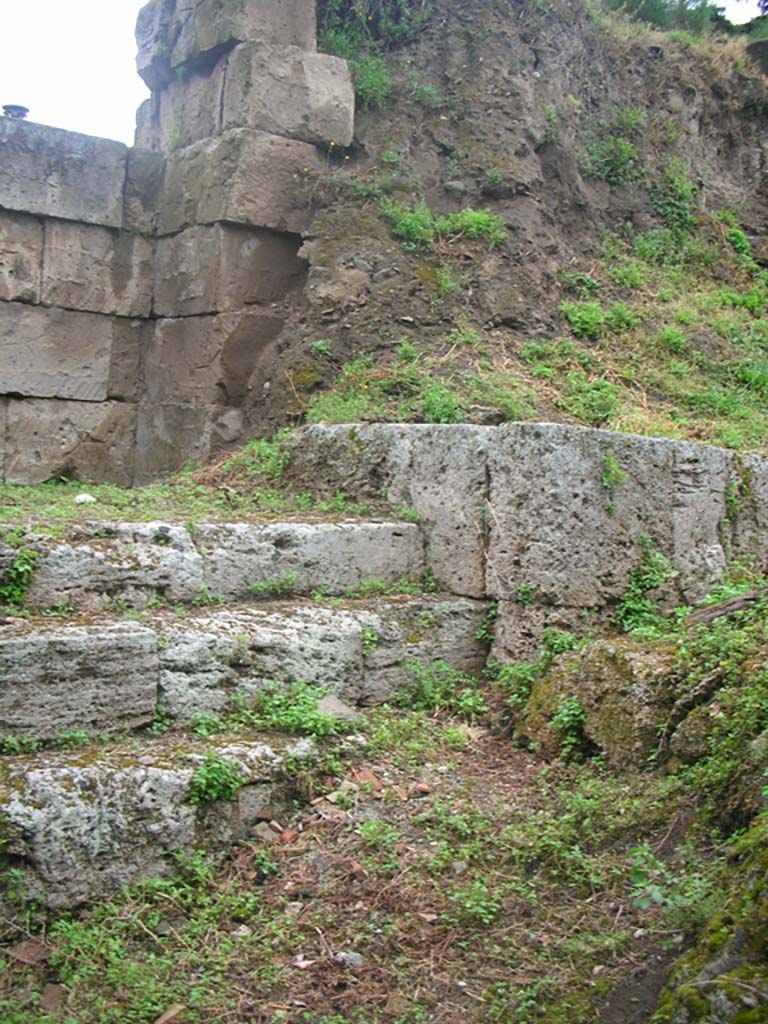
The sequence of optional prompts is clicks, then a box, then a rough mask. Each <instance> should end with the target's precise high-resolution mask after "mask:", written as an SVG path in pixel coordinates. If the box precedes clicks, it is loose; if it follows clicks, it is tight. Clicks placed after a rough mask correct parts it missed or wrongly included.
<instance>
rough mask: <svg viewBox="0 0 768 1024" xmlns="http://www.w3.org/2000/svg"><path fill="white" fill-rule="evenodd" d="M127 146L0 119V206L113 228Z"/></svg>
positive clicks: (118, 221)
mask: <svg viewBox="0 0 768 1024" xmlns="http://www.w3.org/2000/svg"><path fill="white" fill-rule="evenodd" d="M127 153H128V150H127V147H126V146H124V145H122V143H120V142H111V141H109V140H108V139H98V138H94V137H92V136H90V135H80V134H78V133H77V132H66V131H62V130H61V129H59V128H49V127H47V126H46V125H40V124H32V123H30V122H28V121H14V120H11V119H10V118H7V117H3V118H0V207H4V208H5V209H6V210H17V211H19V212H23V213H36V214H43V215H45V216H48V217H60V218H61V219H62V220H76V221H83V222H85V223H86V224H101V225H104V226H105V227H112V228H119V227H121V226H122V220H123V185H124V184H125V170H126V159H127Z"/></svg>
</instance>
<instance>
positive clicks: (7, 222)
mask: <svg viewBox="0 0 768 1024" xmlns="http://www.w3.org/2000/svg"><path fill="white" fill-rule="evenodd" d="M42 250H43V229H42V226H41V224H40V221H39V220H37V219H36V218H34V217H28V216H26V215H25V214H23V213H7V212H5V211H4V210H0V299H1V300H3V301H4V302H13V301H18V302H39V301H40V264H41V260H42Z"/></svg>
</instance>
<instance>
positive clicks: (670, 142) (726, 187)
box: [253, 0, 768, 449]
mask: <svg viewBox="0 0 768 1024" xmlns="http://www.w3.org/2000/svg"><path fill="white" fill-rule="evenodd" d="M658 6H659V7H660V8H661V7H664V6H665V4H664V2H662V0H659V4H658ZM665 9H666V10H668V11H670V12H672V15H674V17H675V18H678V19H679V18H680V17H682V13H681V12H685V11H688V12H689V13H690V12H693V13H692V14H691V17H693V14H694V13H695V14H696V17H699V14H700V13H701V11H704V10H708V7H707V5H706V4H704V5H684V6H680V5H672V4H667V5H666V7H665ZM686 16H687V15H686ZM688 27H689V29H692V28H695V26H692V25H689V26H688ZM319 28H320V39H321V45H322V46H324V47H325V48H326V49H329V50H331V51H333V52H339V53H343V54H344V55H347V56H352V58H353V65H354V61H355V60H358V61H362V60H369V59H371V60H374V59H375V61H377V62H379V64H377V66H379V67H381V68H384V69H385V70H386V86H385V87H382V89H381V91H380V92H379V93H378V94H376V97H375V98H373V97H372V95H371V94H370V93H367V92H366V91H365V90H366V88H367V86H366V85H365V84H362V85H361V78H360V76H361V75H362V72H361V71H359V69H358V71H356V76H357V80H358V94H359V103H360V107H361V109H360V111H359V114H358V138H359V142H357V143H356V144H355V145H354V146H353V147H352V149H351V150H350V151H349V152H348V153H346V154H340V153H337V152H336V150H335V148H334V147H331V148H330V151H329V157H328V167H327V171H326V172H325V173H323V174H320V175H310V174H306V179H307V180H306V185H307V189H308V194H309V196H310V200H311V201H312V203H313V204H314V205H315V207H316V211H317V212H316V219H315V224H314V227H313V229H312V232H313V237H312V239H311V240H310V243H309V246H308V251H309V252H310V287H309V290H308V293H307V295H308V297H309V303H310V305H309V308H308V309H307V308H303V309H301V310H298V311H297V314H296V320H295V323H294V324H293V325H292V328H291V334H292V337H293V338H294V339H295V340H292V341H290V342H289V343H287V346H286V351H285V354H284V359H283V366H284V372H285V378H284V383H285V388H284V389H282V390H280V389H279V390H278V391H277V392H276V393H274V394H272V395H271V396H270V395H268V396H267V401H266V406H265V403H264V402H263V401H262V398H261V396H260V398H259V407H258V409H257V408H256V407H255V406H254V410H253V416H254V422H256V418H257V417H258V416H260V417H261V418H262V420H263V417H264V413H265V411H266V413H267V414H268V416H271V417H272V422H273V423H277V422H278V421H282V422H284V421H285V418H286V416H287V418H288V420H289V421H290V422H293V423H295V422H300V421H302V420H304V419H309V420H310V421H317V420H330V421H350V420H355V419H364V420H365V419H367V420H381V419H385V420H387V419H388V420H422V421H424V420H426V421H428V422H458V421H462V420H470V421H479V422H498V421H500V420H505V419H550V420H570V421H574V422H579V423H584V424H588V425H597V426H606V427H609V428H613V429H618V430H625V431H633V432H639V433H647V434H658V435H662V436H670V437H679V438H690V439H693V440H700V441H706V442H711V443H716V444H722V445H726V446H728V447H734V448H740V449H760V448H763V447H764V446H765V443H766V437H768V434H767V433H766V428H767V427H768V421H767V420H766V413H765V406H766V398H767V397H768V375H767V372H768V371H767V368H768V363H766V359H767V357H768V319H767V310H768V271H766V269H765V266H766V264H765V260H766V252H767V251H768V250H767V248H766V246H767V243H766V237H768V236H767V235H766V232H768V224H767V223H766V216H765V209H766V206H767V205H768V204H767V203H766V198H768V197H766V194H765V180H764V175H763V176H761V174H760V172H759V170H758V167H759V163H760V159H761V157H760V156H759V153H760V149H761V146H762V145H764V132H765V125H766V118H767V117H768V98H767V94H766V89H765V86H764V84H762V83H761V79H760V74H759V71H758V69H757V67H755V66H753V65H751V64H750V62H749V61H748V60H747V58H746V56H745V51H744V43H743V41H742V39H741V38H737V39H734V38H733V37H731V36H729V35H727V34H724V33H712V32H710V33H703V34H700V35H698V36H696V35H693V34H690V33H689V34H688V35H681V34H680V33H679V32H678V33H675V32H671V33H670V32H660V31H658V30H655V29H652V28H650V27H648V26H647V25H644V24H640V23H637V22H632V21H630V20H628V19H627V17H626V16H624V15H621V14H618V13H615V12H612V11H610V10H609V9H608V8H607V7H604V6H600V5H599V4H596V3H593V4H591V5H583V4H575V5H574V4H568V5H565V4H559V3H555V4H549V5H546V6H543V5H536V4H531V5H523V6H520V5H514V4H511V3H510V4H501V5H491V4H489V3H485V2H481V3H480V4H478V5H475V6H473V7H472V9H471V10H470V9H469V8H468V7H467V5H465V4H462V3H461V2H459V0H441V2H440V3H429V4H428V3H418V2H410V3H406V2H401V0H398V2H394V0H366V2H365V3H354V4H353V3H351V2H347V0H333V2H328V3H326V4H324V5H323V4H321V5H320V13H319ZM354 55H356V56H354ZM354 66H355V67H357V65H354ZM598 80H599V81H600V82H602V83H608V84H607V85H606V87H605V88H603V87H602V86H600V87H598ZM639 83H642V84H639ZM361 89H362V92H361V91H360V90H361ZM689 107H690V109H689ZM737 126H738V127H737ZM761 139H762V140H763V141H762V142H761ZM727 151H728V159H727V160H726V158H725V154H726V152H727ZM750 168H751V169H750Z"/></svg>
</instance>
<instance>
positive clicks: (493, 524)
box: [487, 423, 675, 608]
mask: <svg viewBox="0 0 768 1024" xmlns="http://www.w3.org/2000/svg"><path fill="white" fill-rule="evenodd" d="M611 468H613V469H614V476H615V475H616V474H617V472H618V471H620V472H621V473H622V474H624V478H623V479H622V480H621V482H613V484H612V486H610V487H609V486H606V485H605V484H604V483H603V479H604V478H605V479H608V478H609V470H610V469H611ZM674 470H675V444H674V443H672V442H667V441H657V440H653V439H649V438H641V437H633V436H630V435H622V434H613V433H610V432H608V431H598V430H589V429H584V428H578V427H568V426H560V425H557V424H548V423H544V424H539V423H520V424H509V425H507V426H504V427H500V428H498V429H497V430H496V432H495V433H494V437H493V440H492V442H491V444H490V448H489V472H490V480H491V490H490V542H489V549H488V568H487V589H488V593H489V594H491V595H493V596H494V597H498V598H503V599H509V600H512V601H514V600H515V599H516V598H520V597H521V595H523V594H525V596H526V598H527V599H533V601H534V602H535V603H537V604H543V605H566V606H569V607H571V608H591V607H594V606H600V605H603V604H605V603H606V602H608V601H610V600H613V599H617V598H618V597H619V596H620V595H621V594H622V593H623V592H624V590H625V588H626V585H627V581H628V579H629V573H630V571H631V569H632V568H633V567H634V566H636V565H638V564H639V562H640V560H641V557H642V542H641V537H642V536H643V535H646V536H648V537H650V538H651V539H652V540H653V541H654V543H655V544H656V545H657V546H658V547H659V548H660V549H662V550H663V551H664V553H665V554H667V555H668V556H669V555H670V554H671V553H672V550H671V549H672V535H673V523H674V502H673V500H672V499H673V495H674V490H675V488H674Z"/></svg>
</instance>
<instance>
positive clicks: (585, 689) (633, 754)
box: [515, 639, 680, 769]
mask: <svg viewBox="0 0 768 1024" xmlns="http://www.w3.org/2000/svg"><path fill="white" fill-rule="evenodd" d="M679 675H680V671H679V668H678V666H677V661H676V647H675V645H674V644H668V643H661V642H657V643H649V644H643V645H638V644H637V642H633V641H631V640H622V639H616V640H596V641H594V642H593V643H591V644H589V645H588V646H587V647H586V648H585V649H584V651H582V652H580V653H574V654H573V655H563V656H561V658H559V659H558V661H557V662H556V663H555V665H554V666H553V667H552V668H551V669H550V671H549V672H548V673H547V674H546V675H544V676H542V677H541V678H540V679H538V680H537V681H536V682H535V683H534V685H533V689H532V691H531V697H530V700H529V702H528V704H527V706H526V709H525V712H524V714H523V716H522V717H521V720H520V722H519V723H518V725H517V727H516V730H515V735H516V737H517V739H519V740H521V741H523V742H532V743H535V744H536V745H537V747H538V748H539V749H541V750H542V751H544V752H548V753H549V754H554V753H556V752H557V750H558V747H559V744H560V741H561V739H562V737H561V735H560V734H559V733H558V731H557V729H555V728H554V727H553V726H552V724H551V722H552V717H553V715H554V714H555V713H556V711H557V710H558V708H559V707H560V706H561V704H562V703H563V701H565V700H567V699H568V698H569V697H576V698H577V699H578V702H579V704H580V706H581V708H582V710H583V712H584V737H585V739H586V740H587V742H588V743H589V744H591V745H593V746H594V747H596V748H597V749H598V750H600V751H601V752H602V753H603V755H604V757H605V761H606V764H607V765H609V766H610V767H612V768H619V769H621V768H628V767H630V766H634V767H642V766H644V765H645V764H647V762H648V758H649V756H650V755H651V754H653V753H654V752H655V751H656V750H657V748H658V746H659V739H660V730H661V729H662V728H663V727H664V726H665V725H666V723H667V719H668V717H669V712H670V711H671V710H672V707H673V705H674V703H675V697H676V694H675V688H674V684H675V682H676V681H677V679H678V678H679Z"/></svg>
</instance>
